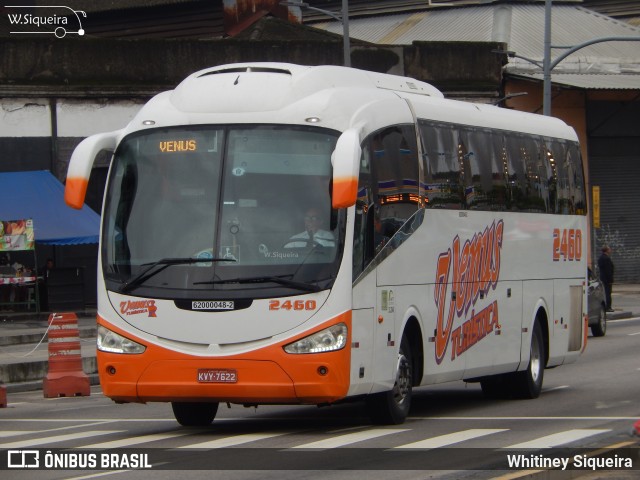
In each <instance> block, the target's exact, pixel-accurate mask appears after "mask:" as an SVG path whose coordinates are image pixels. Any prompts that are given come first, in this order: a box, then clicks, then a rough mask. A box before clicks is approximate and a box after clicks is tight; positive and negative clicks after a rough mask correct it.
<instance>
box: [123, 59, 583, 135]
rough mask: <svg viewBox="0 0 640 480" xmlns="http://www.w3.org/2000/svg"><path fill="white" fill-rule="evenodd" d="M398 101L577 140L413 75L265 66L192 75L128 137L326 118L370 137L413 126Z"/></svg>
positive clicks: (567, 131) (160, 98)
mask: <svg viewBox="0 0 640 480" xmlns="http://www.w3.org/2000/svg"><path fill="white" fill-rule="evenodd" d="M399 98H402V99H405V100H408V101H409V102H410V103H411V105H412V107H413V109H414V111H415V112H416V114H417V116H418V118H424V119H431V120H435V121H442V122H449V123H458V124H464V125H473V126H477V127H486V128H496V129H503V130H510V131H522V132H528V133H534V134H539V135H545V136H550V137H559V138H565V139H569V140H577V136H576V134H575V132H574V131H573V129H571V128H570V127H568V126H567V125H566V124H565V123H564V122H562V121H561V120H558V119H555V118H550V117H544V116H541V115H535V114H529V113H524V112H518V111H514V110H508V109H504V108H499V107H494V106H491V105H482V104H474V103H469V102H462V101H457V100H448V99H445V98H444V96H443V94H442V93H441V92H440V91H439V90H438V89H437V88H435V87H434V86H432V85H430V84H428V83H426V82H422V81H419V80H415V79H412V78H409V77H401V76H397V75H390V74H384V73H375V72H368V71H365V70H359V69H354V68H347V67H340V66H333V65H325V66H303V65H294V64H289V63H264V62H254V63H238V64H229V65H220V66H217V67H212V68H207V69H204V70H200V71H198V72H195V73H193V74H191V75H189V76H188V77H187V78H186V79H185V80H183V81H182V82H181V83H180V84H179V85H178V86H177V87H176V88H175V89H174V90H173V91H170V92H164V93H161V94H159V95H157V96H156V97H154V98H153V99H152V100H150V101H149V102H148V103H147V105H145V106H144V107H143V108H142V110H141V111H140V112H139V113H138V115H137V116H136V118H134V119H133V120H132V122H131V123H130V124H129V126H128V127H127V128H126V129H125V131H124V132H123V133H124V134H126V133H130V132H132V131H136V130H139V129H144V128H145V126H144V125H149V124H152V125H153V126H154V127H159V126H170V125H185V124H186V125H188V124H209V123H221V124H231V123H272V124H275V123H283V124H299V125H304V124H308V123H309V122H310V121H311V120H310V119H320V122H318V123H316V124H317V125H318V126H324V127H326V128H331V129H335V130H338V131H344V130H346V129H348V128H350V127H353V126H354V125H360V126H362V134H363V135H366V134H368V133H369V132H372V131H375V130H377V129H379V128H382V127H384V126H385V125H389V124H394V123H406V122H407V120H408V121H411V116H410V115H409V109H408V108H407V104H406V101H398V99H399ZM150 121H152V122H150ZM143 122H145V123H144V125H143Z"/></svg>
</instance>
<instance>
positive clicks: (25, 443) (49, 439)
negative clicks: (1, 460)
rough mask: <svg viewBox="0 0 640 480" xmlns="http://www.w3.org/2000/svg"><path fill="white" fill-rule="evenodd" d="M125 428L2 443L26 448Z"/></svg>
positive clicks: (6, 445) (105, 433)
mask: <svg viewBox="0 0 640 480" xmlns="http://www.w3.org/2000/svg"><path fill="white" fill-rule="evenodd" d="M124 431H125V430H92V431H88V432H78V433H69V434H67V435H55V436H53V437H42V438H33V439H31V440H23V441H20V442H11V443H0V447H2V448H24V447H34V446H36V445H44V444H49V443H57V442H66V441H67V440H77V439H79V438H89V437H97V436H98V435H110V434H112V433H122V432H124Z"/></svg>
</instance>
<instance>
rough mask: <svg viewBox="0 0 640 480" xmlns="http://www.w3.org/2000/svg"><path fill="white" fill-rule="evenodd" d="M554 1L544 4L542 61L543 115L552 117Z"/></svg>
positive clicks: (550, 0) (546, 0) (548, 0)
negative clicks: (552, 14) (552, 20)
mask: <svg viewBox="0 0 640 480" xmlns="http://www.w3.org/2000/svg"><path fill="white" fill-rule="evenodd" d="M552 2H553V0H545V2H544V59H543V61H542V66H543V68H542V71H543V85H542V114H543V115H547V116H549V115H551V4H552Z"/></svg>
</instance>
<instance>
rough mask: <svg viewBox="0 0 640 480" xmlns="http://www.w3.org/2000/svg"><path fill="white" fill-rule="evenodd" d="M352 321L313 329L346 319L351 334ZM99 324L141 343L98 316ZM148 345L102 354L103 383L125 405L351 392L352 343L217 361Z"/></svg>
mask: <svg viewBox="0 0 640 480" xmlns="http://www.w3.org/2000/svg"><path fill="white" fill-rule="evenodd" d="M343 317H348V318H343ZM350 317H351V315H350V313H346V314H343V315H341V316H340V317H339V318H337V319H335V318H334V319H333V320H332V321H331V322H328V323H326V324H323V325H320V326H318V327H317V328H314V330H320V329H322V328H326V326H328V325H331V324H332V323H336V322H337V321H342V322H344V321H345V320H347V321H348V323H347V325H348V328H349V331H350V330H351V329H350V326H351V325H350V324H351V322H350ZM98 322H99V323H100V324H102V325H103V326H105V327H107V328H109V329H112V330H114V331H116V332H118V333H120V334H121V335H126V336H128V337H129V338H132V339H133V340H135V341H138V342H141V343H142V341H141V340H140V339H136V338H135V337H132V335H131V333H130V332H123V331H121V330H119V329H117V328H114V326H113V325H110V324H109V323H107V322H106V321H104V319H102V318H100V317H99V318H98ZM305 335H306V334H305ZM305 335H301V336H300V337H304V336H305ZM295 340H296V338H293V339H288V340H287V341H286V342H284V343H287V344H288V343H291V341H295ZM144 343H146V347H147V348H146V350H145V352H144V353H142V354H136V355H131V354H117V353H108V352H102V351H98V354H97V360H98V371H99V376H100V385H101V386H102V390H103V393H104V394H105V395H106V396H107V397H109V398H111V399H112V400H114V401H116V402H124V403H127V402H136V403H146V402H173V401H179V402H204V401H207V402H229V403H240V404H325V403H333V402H336V401H337V400H340V399H342V398H344V397H345V396H346V395H347V392H348V390H349V375H350V347H349V342H347V346H346V347H345V348H343V349H342V350H337V351H333V352H325V353H313V354H288V353H286V352H285V351H284V350H283V348H282V347H283V345H284V343H282V344H275V345H271V346H268V347H264V348H261V349H257V350H254V351H252V352H249V353H243V354H239V355H231V356H225V357H214V358H212V357H198V356H194V355H188V354H184V353H179V352H175V351H172V350H168V349H166V348H164V347H161V346H158V345H153V344H151V345H150V344H148V343H147V342H144Z"/></svg>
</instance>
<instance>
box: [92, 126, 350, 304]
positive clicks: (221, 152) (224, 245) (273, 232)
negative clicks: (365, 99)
mask: <svg viewBox="0 0 640 480" xmlns="http://www.w3.org/2000/svg"><path fill="white" fill-rule="evenodd" d="M338 135H339V134H338V132H334V131H329V130H323V129H318V128H313V129H312V128H305V127H296V126H274V125H256V126H247V125H242V126H226V127H219V126H215V127H212V126H203V127H193V126H190V127H188V128H187V127H173V128H163V129H153V130H148V131H144V132H141V133H135V134H132V135H130V136H128V137H126V138H125V139H124V140H123V141H122V142H121V144H120V146H119V147H118V149H117V150H116V153H115V156H114V160H113V165H112V167H111V174H110V179H109V188H108V193H107V196H106V200H105V202H106V203H105V210H104V220H103V221H104V225H103V233H102V235H103V238H102V240H103V241H102V262H103V271H104V273H105V281H106V283H107V288H108V289H109V290H113V291H117V292H121V293H131V294H133V295H141V296H149V297H154V298H205V297H206V298H223V297H224V298H240V297H252V298H265V297H269V296H276V295H283V294H284V295H295V294H301V293H305V292H309V291H317V290H320V289H326V288H330V287H331V285H332V283H333V279H334V278H335V275H336V273H337V268H338V264H339V261H340V252H341V251H342V248H341V246H342V245H343V243H344V228H345V224H346V220H345V218H346V217H345V214H344V212H341V211H336V210H332V209H331V197H330V180H331V153H332V152H333V150H334V148H335V145H336V141H337V138H338ZM194 259H198V260H200V261H196V260H194Z"/></svg>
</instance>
